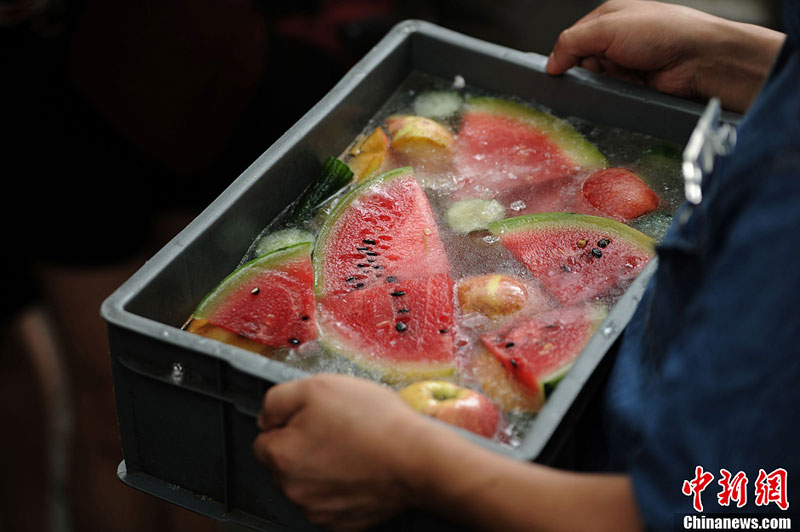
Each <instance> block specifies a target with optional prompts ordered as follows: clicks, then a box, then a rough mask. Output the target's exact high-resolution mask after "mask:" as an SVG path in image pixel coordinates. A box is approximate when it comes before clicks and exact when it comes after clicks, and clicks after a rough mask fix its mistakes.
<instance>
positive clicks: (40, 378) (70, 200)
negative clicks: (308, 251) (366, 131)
mask: <svg viewBox="0 0 800 532" xmlns="http://www.w3.org/2000/svg"><path fill="white" fill-rule="evenodd" d="M598 3H599V2H597V1H593V0H592V1H590V0H574V1H571V2H564V1H561V0H535V1H534V0H527V1H526V0H493V1H491V2H489V1H480V0H459V1H456V0H449V1H448V0H442V1H430V2H424V1H421V0H404V1H403V2H399V1H393V0H369V1H367V0H343V1H339V2H335V1H325V0H316V1H315V0H307V1H306V0H285V1H283V2H269V1H266V0H230V1H228V2H224V3H223V2H210V1H204V0H200V1H198V0H193V1H192V0H157V1H153V0H140V1H139V2H122V1H119V0H0V80H1V81H0V98H2V115H0V116H2V122H0V123H2V125H3V130H4V131H5V134H4V135H3V138H4V139H5V140H3V141H2V142H3V144H2V146H3V148H2V152H1V153H2V161H3V162H2V166H0V175H2V178H3V179H2V187H3V195H2V197H3V198H5V202H6V205H5V207H3V208H2V209H0V210H1V211H2V213H3V214H2V216H3V227H4V228H5V234H4V238H3V242H4V244H5V245H6V248H5V249H6V252H5V253H4V256H5V259H4V260H3V261H2V263H3V273H4V278H5V279H6V280H7V281H8V283H7V285H6V287H5V290H3V292H2V294H3V295H2V298H0V309H1V310H2V320H3V321H2V329H0V332H1V333H2V334H1V335H0V347H1V348H2V349H1V350H0V427H3V430H2V432H3V437H2V438H0V473H1V474H2V479H0V532H5V531H14V532H18V531H20V532H22V531H37V532H38V531H75V532H82V531H101V530H102V531H111V530H113V531H128V530H149V531H162V530H163V531H172V530H175V531H179V530H193V531H201V530H234V529H235V528H236V527H233V526H231V525H220V524H217V523H216V522H214V521H212V520H210V519H206V518H204V517H201V516H198V515H195V514H193V513H191V512H188V511H185V510H182V509H180V508H178V507H176V506H173V505H171V504H169V503H165V502H161V501H159V500H156V499H154V498H153V497H150V496H148V495H145V494H142V493H139V492H137V491H135V490H133V489H131V488H128V487H126V486H125V485H124V484H122V482H120V481H119V480H118V479H117V476H116V468H117V465H118V464H119V462H120V460H121V459H122V452H121V448H120V445H119V438H118V434H117V426H116V417H115V408H114V398H113V390H112V383H111V375H110V363H109V357H108V348H107V345H106V331H105V325H104V323H103V321H102V320H101V318H100V315H99V307H100V304H101V302H102V301H103V299H105V298H106V297H107V296H108V295H109V294H110V293H111V292H112V291H113V290H114V289H116V288H117V287H118V286H119V285H120V284H121V283H122V282H123V281H124V280H125V279H127V278H128V277H129V276H130V275H131V274H132V273H133V272H134V271H135V270H136V269H137V268H138V267H139V266H140V265H141V264H143V263H144V261H146V260H147V259H148V258H149V257H150V256H151V255H152V254H153V253H154V252H155V251H157V250H158V249H159V248H160V247H161V246H162V245H163V244H164V243H166V241H167V240H169V239H170V238H171V237H172V236H173V235H174V234H175V233H177V232H178V231H180V230H181V229H182V228H183V227H184V226H185V225H186V224H187V223H188V222H189V221H191V219H192V218H193V217H194V216H196V215H197V214H199V212H200V211H201V210H202V209H203V208H204V207H206V206H207V205H208V204H209V203H210V202H211V201H212V200H213V199H214V198H215V197H216V196H217V195H218V194H219V193H220V192H221V191H222V190H223V189H224V188H225V187H226V186H227V185H228V184H229V183H230V182H231V181H233V180H234V179H235V178H236V177H238V176H239V174H240V173H241V172H242V171H244V170H245V169H246V168H247V167H248V166H249V165H250V163H252V162H253V161H254V160H255V159H256V158H257V157H258V156H259V155H260V154H261V153H262V152H263V151H264V150H265V149H266V148H267V147H268V146H269V145H270V144H271V143H272V142H273V141H274V140H276V139H277V138H278V137H279V136H280V135H281V134H282V133H283V132H284V131H285V130H286V129H288V128H289V127H290V126H291V125H292V124H293V123H294V122H295V121H296V120H297V119H298V118H300V117H301V116H302V115H303V114H304V113H305V112H306V111H307V110H308V109H310V108H311V107H312V106H313V105H314V103H316V102H317V101H318V100H319V99H320V98H321V97H322V96H323V95H324V94H325V93H326V92H327V91H328V90H329V89H330V88H331V87H332V86H333V85H334V84H335V83H336V82H337V81H338V80H339V79H340V78H341V77H342V76H343V75H344V74H345V72H347V70H348V69H349V68H350V67H351V66H352V65H353V64H354V63H355V62H356V61H357V60H358V59H360V58H361V57H362V56H363V55H364V54H365V53H367V51H369V49H370V48H371V47H372V46H373V45H374V44H376V43H377V42H378V40H379V39H380V38H381V37H382V36H383V35H384V34H385V33H386V32H387V31H389V29H390V28H391V27H392V26H393V25H394V24H396V23H397V22H399V21H401V20H404V19H407V18H417V19H424V20H428V21H431V22H434V23H437V24H440V25H442V26H445V27H447V28H450V29H454V30H456V31H460V32H463V33H466V34H468V35H472V36H475V37H479V38H482V39H485V40H488V41H491V42H495V43H498V44H502V45H506V46H509V47H512V48H516V49H520V50H524V51H533V52H539V53H542V54H545V55H546V54H549V52H550V49H551V47H552V45H553V43H554V42H555V40H556V38H557V37H558V34H559V33H560V31H561V30H563V29H564V28H566V27H568V26H569V25H570V24H572V23H573V22H574V21H575V20H577V19H578V18H580V17H581V16H582V15H584V14H585V13H586V12H588V11H590V10H591V9H592V8H594V7H595V6H596V5H597V4H598ZM679 3H682V4H686V5H690V6H692V7H696V8H699V9H702V10H705V11H708V12H711V13H714V14H717V15H721V16H724V17H727V18H731V19H735V20H740V21H744V22H751V23H756V24H761V25H765V26H770V27H775V26H776V23H775V20H776V19H775V9H776V7H775V5H776V3H777V1H774V2H773V1H769V0H760V1H759V0H727V1H726V0H695V1H682V2H679Z"/></svg>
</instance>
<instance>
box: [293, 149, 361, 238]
mask: <svg viewBox="0 0 800 532" xmlns="http://www.w3.org/2000/svg"><path fill="white" fill-rule="evenodd" d="M352 180H353V171H352V170H350V168H349V167H348V166H347V165H346V164H345V163H343V162H342V161H340V160H339V159H337V158H336V157H328V160H327V161H325V164H324V165H323V166H322V172H321V173H320V176H319V177H318V178H317V179H316V180H315V181H314V182H313V183H311V185H310V186H309V187H308V188H307V189H306V190H305V191H304V192H303V194H302V195H301V196H300V198H299V199H298V200H297V203H295V205H294V206H293V207H292V210H291V211H290V212H289V214H288V216H287V218H286V225H287V226H290V227H291V226H295V227H297V226H301V225H302V224H303V223H305V222H306V221H308V220H309V219H311V217H312V216H313V215H314V213H315V212H316V210H317V209H318V208H319V207H320V206H321V205H322V204H323V203H324V202H325V200H327V199H328V198H330V197H331V196H333V195H334V194H335V193H336V192H338V191H339V190H341V189H342V188H344V187H345V186H346V185H348V184H349V183H350V182H351V181H352Z"/></svg>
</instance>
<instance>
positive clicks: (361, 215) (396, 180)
mask: <svg viewBox="0 0 800 532" xmlns="http://www.w3.org/2000/svg"><path fill="white" fill-rule="evenodd" d="M449 271H450V263H449V262H448V260H447V255H446V254H445V251H444V246H443V245H442V240H441V238H440V237H439V230H438V228H437V225H436V221H435V219H434V217H433V211H432V210H431V207H430V204H429V203H428V199H427V197H426V196H425V193H424V192H423V190H422V188H421V187H420V185H419V183H417V180H416V179H415V178H414V174H413V170H412V169H411V168H410V167H404V168H399V169H396V170H392V171H390V172H387V173H385V174H382V175H380V176H378V177H375V178H373V179H370V180H368V181H366V182H364V183H363V184H361V185H359V186H358V187H356V188H355V189H353V190H352V191H351V192H350V193H349V194H347V195H346V196H345V197H344V198H342V200H341V201H340V202H339V203H338V204H337V205H336V207H335V208H334V209H333V211H332V212H331V214H330V215H329V216H328V218H327V219H326V220H325V223H324V224H323V225H322V228H321V229H320V232H319V235H318V237H317V245H316V252H315V254H314V273H315V277H316V284H315V289H316V294H317V297H319V298H325V297H327V296H330V295H337V294H345V293H348V292H353V291H355V290H362V289H365V288H369V287H371V286H377V285H382V284H384V283H385V282H386V281H387V280H392V279H393V280H406V279H419V278H426V277H430V276H432V275H436V274H439V273H448V272H449Z"/></svg>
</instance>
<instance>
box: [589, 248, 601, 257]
mask: <svg viewBox="0 0 800 532" xmlns="http://www.w3.org/2000/svg"><path fill="white" fill-rule="evenodd" d="M592 256H593V257H595V258H597V259H599V258H600V257H602V256H603V252H602V251H600V250H599V249H597V248H592Z"/></svg>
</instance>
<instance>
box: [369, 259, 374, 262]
mask: <svg viewBox="0 0 800 532" xmlns="http://www.w3.org/2000/svg"><path fill="white" fill-rule="evenodd" d="M367 262H375V259H367Z"/></svg>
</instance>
